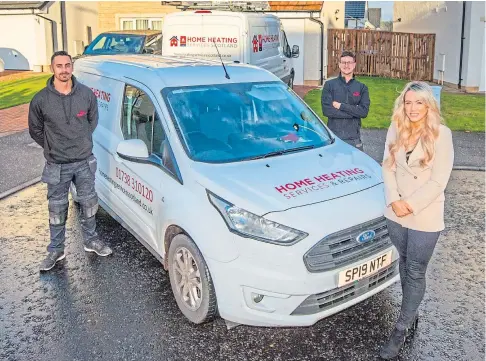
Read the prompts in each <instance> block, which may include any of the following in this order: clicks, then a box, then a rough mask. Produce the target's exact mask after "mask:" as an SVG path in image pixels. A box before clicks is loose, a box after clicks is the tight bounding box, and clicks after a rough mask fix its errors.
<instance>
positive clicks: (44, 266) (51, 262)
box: [40, 251, 66, 272]
mask: <svg viewBox="0 0 486 361" xmlns="http://www.w3.org/2000/svg"><path fill="white" fill-rule="evenodd" d="M64 257H66V255H65V254H64V251H53V252H49V253H48V254H47V257H46V258H45V259H44V260H43V261H42V262H41V265H40V271H41V272H45V271H49V270H50V269H52V268H53V267H54V266H55V265H56V263H57V262H58V261H60V260H62V259H64Z"/></svg>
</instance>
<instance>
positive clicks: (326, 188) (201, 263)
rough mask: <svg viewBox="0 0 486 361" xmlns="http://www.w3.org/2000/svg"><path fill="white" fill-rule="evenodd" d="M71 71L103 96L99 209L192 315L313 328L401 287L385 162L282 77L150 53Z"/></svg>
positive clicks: (82, 64)
mask: <svg viewBox="0 0 486 361" xmlns="http://www.w3.org/2000/svg"><path fill="white" fill-rule="evenodd" d="M74 74H75V75H76V77H77V79H78V80H79V81H80V82H81V83H84V84H85V85H87V86H89V87H90V88H91V89H92V90H93V92H94V93H95V94H96V96H97V97H98V106H99V115H100V118H99V125H98V127H97V128H96V131H95V132H94V154H95V156H96V158H97V160H98V171H97V177H96V190H97V192H98V196H99V199H100V204H101V206H102V207H103V208H104V209H105V210H106V211H107V212H109V213H110V214H111V215H112V216H113V217H114V218H115V219H116V220H118V221H119V222H120V223H121V224H122V225H123V226H124V227H125V228H126V229H128V230H129V231H130V232H131V233H132V234H133V235H134V236H135V237H136V238H137V239H138V240H139V241H140V242H141V243H143V244H144V245H145V247H147V249H149V250H150V251H151V252H152V253H153V255H154V256H155V257H157V258H158V259H159V260H160V262H162V264H163V265H164V267H165V269H166V270H168V272H169V278H170V282H171V285H172V291H173V294H174V296H175V299H176V300H177V304H178V305H179V308H180V310H181V311H182V313H183V314H184V315H185V316H186V317H187V318H188V319H189V320H190V321H192V322H194V323H202V322H204V321H207V320H210V319H211V318H213V317H214V316H215V315H217V314H219V315H220V316H221V317H222V318H224V319H226V320H229V321H232V322H235V323H240V324H249V325H261V326H306V325H312V324H314V323H315V322H317V321H318V320H320V319H322V318H324V317H326V316H329V315H331V314H334V313H336V312H339V311H341V310H343V309H345V308H347V307H349V306H351V305H353V304H356V303H358V302H360V301H362V300H364V299H365V298H368V297H370V296H371V295H373V294H375V293H377V292H379V291H381V290H383V289H384V288H386V287H388V286H390V285H391V284H392V283H393V282H395V281H397V280H398V277H399V275H398V261H397V258H398V257H397V252H396V250H395V249H394V248H393V246H392V244H391V242H390V238H389V236H388V231H387V227H386V223H385V219H384V218H383V209H384V195H383V183H382V179H381V169H380V166H379V165H378V164H377V163H376V162H375V161H374V160H372V159H371V158H370V157H368V156H367V155H366V154H364V153H362V152H360V151H358V150H357V149H355V148H354V147H351V146H349V145H347V144H346V143H344V142H343V141H341V140H340V139H338V138H336V137H335V136H334V135H333V134H332V133H331V132H330V131H329V129H327V128H326V126H325V125H324V124H323V123H322V121H321V120H320V119H319V118H318V117H317V116H316V114H315V113H314V112H313V111H312V110H311V109H310V108H309V107H308V106H307V105H306V104H305V103H304V102H303V101H302V100H301V99H300V98H299V97H298V96H297V95H296V94H295V93H294V92H293V91H292V90H291V89H290V88H288V86H286V85H285V84H284V83H282V82H281V81H280V80H279V79H278V78H277V77H276V76H274V75H273V74H271V73H269V72H267V71H265V70H262V69H260V68H258V67H255V66H249V65H242V64H231V65H227V66H226V71H225V69H224V68H223V67H222V65H221V63H218V62H211V61H203V60H195V59H194V60H191V59H186V60H180V59H177V58H167V57H158V56H152V55H118V56H104V55H103V56H97V57H87V58H81V59H79V60H78V61H77V62H76V67H75V71H74ZM124 74H125V75H124ZM227 75H228V77H229V79H227V77H226V76H227Z"/></svg>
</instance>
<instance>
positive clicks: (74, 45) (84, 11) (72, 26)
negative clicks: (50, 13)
mask: <svg viewBox="0 0 486 361" xmlns="http://www.w3.org/2000/svg"><path fill="white" fill-rule="evenodd" d="M65 4H66V24H67V29H66V30H67V39H68V41H67V45H68V49H67V51H68V52H69V54H71V55H72V56H75V55H79V54H81V53H82V52H83V51H84V47H85V46H87V45H88V44H89V41H88V26H89V27H91V32H92V39H94V38H95V37H96V36H97V35H98V34H99V29H98V3H97V2H95V1H92V2H90V1H66V2H65Z"/></svg>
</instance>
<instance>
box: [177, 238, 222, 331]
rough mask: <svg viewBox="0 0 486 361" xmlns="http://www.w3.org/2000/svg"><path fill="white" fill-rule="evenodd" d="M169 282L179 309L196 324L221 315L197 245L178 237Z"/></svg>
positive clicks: (211, 282) (210, 279) (208, 274)
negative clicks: (218, 313)
mask: <svg viewBox="0 0 486 361" xmlns="http://www.w3.org/2000/svg"><path fill="white" fill-rule="evenodd" d="M168 260H169V262H168V264H169V278H170V285H171V287H172V292H173V294H174V297H175V299H176V302H177V305H178V306H179V309H180V310H181V312H182V313H183V314H184V316H186V317H187V319H188V320H189V321H191V322H193V323H195V324H201V323H205V322H209V321H212V320H213V319H214V318H215V316H216V314H217V311H218V305H217V302H216V293H215V291H214V285H213V280H212V278H211V275H210V273H209V269H208V267H207V265H206V262H205V261H204V258H203V256H202V254H201V252H200V251H199V249H198V248H197V246H196V244H195V243H194V242H193V241H192V240H191V239H190V238H189V237H188V236H186V235H185V234H178V235H177V236H175V237H174V239H173V240H172V242H171V244H170V247H169V257H168Z"/></svg>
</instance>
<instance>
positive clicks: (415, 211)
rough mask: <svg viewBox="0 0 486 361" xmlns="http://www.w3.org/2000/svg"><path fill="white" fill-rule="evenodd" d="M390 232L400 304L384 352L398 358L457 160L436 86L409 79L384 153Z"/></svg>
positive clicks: (421, 292) (413, 323)
mask: <svg viewBox="0 0 486 361" xmlns="http://www.w3.org/2000/svg"><path fill="white" fill-rule="evenodd" d="M383 160H384V161H383V180H384V184H385V198H386V209H385V217H386V218H387V225H388V231H389V233H390V238H391V240H392V242H393V244H394V245H395V247H396V248H397V250H398V253H399V255H400V259H399V268H400V278H401V284H402V291H403V296H402V307H401V311H400V316H399V318H398V321H397V323H396V325H395V329H394V330H393V332H392V334H391V336H390V339H389V340H388V342H387V343H386V344H385V345H384V346H383V348H382V349H381V352H380V356H381V357H382V358H384V359H392V358H394V357H396V356H397V355H398V353H399V351H400V348H401V347H402V346H403V344H404V342H405V338H406V336H407V330H408V329H410V328H411V327H416V325H417V322H418V318H417V310H418V307H419V305H420V303H421V302H422V299H423V297H424V293H425V272H426V270H427V265H428V263H429V260H430V258H431V257H432V253H433V252H434V248H435V245H436V243H437V240H438V238H439V234H440V231H442V230H443V229H444V189H445V188H446V186H447V183H448V181H449V177H450V175H451V171H452V165H453V161H454V150H453V146H452V134H451V131H450V129H449V128H447V127H446V126H445V125H442V118H441V115H440V111H439V108H438V104H437V101H436V100H435V98H434V96H433V93H432V89H431V88H430V86H429V85H427V84H426V83H423V82H411V83H408V84H407V85H406V86H405V89H404V90H403V92H402V93H401V94H400V96H399V97H398V98H397V100H396V101H395V109H394V112H393V116H392V123H391V125H390V128H389V129H388V134H387V137H386V144H385V154H384V157H383Z"/></svg>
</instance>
